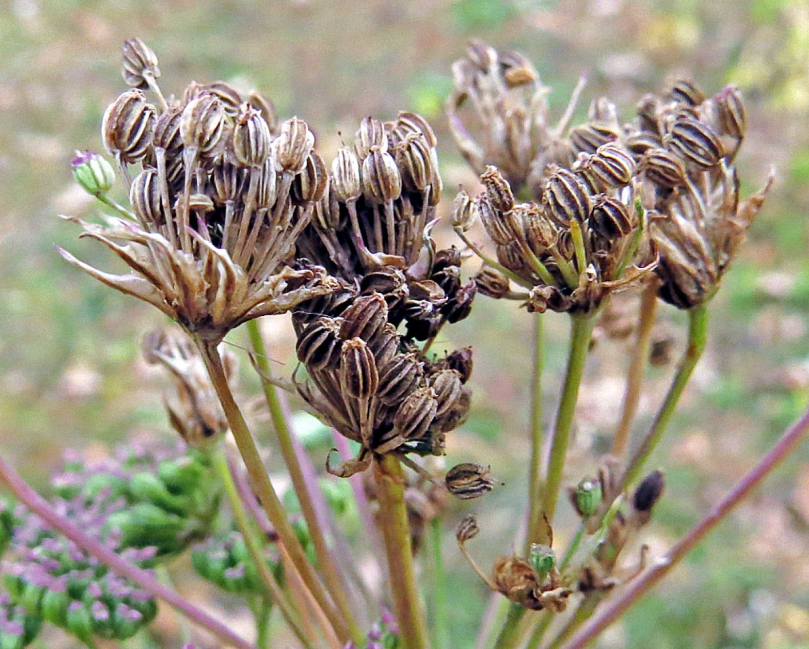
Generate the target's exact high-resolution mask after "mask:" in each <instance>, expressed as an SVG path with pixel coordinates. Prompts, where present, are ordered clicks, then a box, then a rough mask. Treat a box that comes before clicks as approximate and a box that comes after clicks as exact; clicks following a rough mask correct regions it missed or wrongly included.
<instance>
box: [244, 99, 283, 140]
mask: <svg viewBox="0 0 809 649" xmlns="http://www.w3.org/2000/svg"><path fill="white" fill-rule="evenodd" d="M248 100H249V102H250V105H251V106H252V107H253V108H255V109H256V110H258V111H259V112H260V113H261V116H262V117H263V118H264V121H265V122H267V126H268V127H269V129H270V133H272V134H273V135H274V134H275V132H276V131H277V130H278V111H277V110H276V109H275V104H274V103H273V102H272V100H271V99H269V98H267V97H265V96H264V95H262V94H261V93H260V92H258V91H257V90H251V91H250V92H249V94H248Z"/></svg>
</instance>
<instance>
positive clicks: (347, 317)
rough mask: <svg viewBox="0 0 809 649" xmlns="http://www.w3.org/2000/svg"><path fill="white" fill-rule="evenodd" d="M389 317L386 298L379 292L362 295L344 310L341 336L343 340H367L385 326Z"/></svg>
mask: <svg viewBox="0 0 809 649" xmlns="http://www.w3.org/2000/svg"><path fill="white" fill-rule="evenodd" d="M387 319H388V307H387V304H385V298H383V297H382V296H381V295H380V294H379V293H372V294H371V295H362V296H360V297H358V298H357V299H356V300H354V303H353V304H352V305H351V306H350V307H348V308H347V309H346V310H345V311H343V314H342V323H341V325H340V337H341V338H342V339H343V340H348V339H349V338H362V339H363V340H365V341H366V342H367V341H369V340H371V339H372V338H373V337H374V336H375V335H376V334H377V333H378V332H379V330H380V329H382V327H384V325H385V323H386V322H387Z"/></svg>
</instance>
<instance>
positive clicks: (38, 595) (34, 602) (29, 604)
mask: <svg viewBox="0 0 809 649" xmlns="http://www.w3.org/2000/svg"><path fill="white" fill-rule="evenodd" d="M45 590H46V588H45V587H44V586H40V585H37V584H36V583H34V582H30V581H29V582H28V583H27V584H25V587H24V588H23V590H22V594H21V596H20V597H19V599H18V600H17V602H18V603H19V604H20V605H21V606H22V607H23V608H24V609H25V610H26V611H27V612H28V614H29V615H41V613H42V597H43V596H44V595H45Z"/></svg>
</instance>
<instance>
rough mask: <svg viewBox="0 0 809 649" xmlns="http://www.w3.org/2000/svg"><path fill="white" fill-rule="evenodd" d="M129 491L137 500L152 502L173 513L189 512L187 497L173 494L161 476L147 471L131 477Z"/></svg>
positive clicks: (182, 513) (180, 514) (181, 514)
mask: <svg viewBox="0 0 809 649" xmlns="http://www.w3.org/2000/svg"><path fill="white" fill-rule="evenodd" d="M129 491H130V493H131V494H132V495H133V496H134V497H135V499H136V500H141V501H145V502H150V503H152V504H154V505H157V506H158V507H160V508H161V509H165V510H166V511H168V512H171V513H172V514H177V515H178V516H184V515H186V514H187V513H188V512H187V507H188V503H187V502H186V501H185V499H183V498H181V497H178V496H173V495H172V494H171V493H169V490H168V488H167V486H166V484H165V483H164V482H163V481H162V480H160V478H158V477H157V476H156V475H153V474H151V473H149V472H147V471H141V472H140V473H136V474H135V475H133V476H132V477H131V478H130V479H129Z"/></svg>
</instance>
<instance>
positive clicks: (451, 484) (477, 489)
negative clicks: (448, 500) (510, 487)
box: [444, 462, 494, 500]
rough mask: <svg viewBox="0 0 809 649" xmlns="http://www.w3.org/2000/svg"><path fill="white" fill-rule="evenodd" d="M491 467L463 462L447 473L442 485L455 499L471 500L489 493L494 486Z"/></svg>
mask: <svg viewBox="0 0 809 649" xmlns="http://www.w3.org/2000/svg"><path fill="white" fill-rule="evenodd" d="M490 471H491V467H489V466H486V467H484V466H481V465H480V464H471V463H468V462H464V463H463V464H457V465H455V466H454V467H452V468H451V469H450V470H449V471H447V475H446V477H445V478H444V484H445V485H446V487H447V491H449V492H450V493H451V494H452V495H453V496H455V497H456V498H460V499H461V500H471V499H473V498H480V497H481V496H483V495H485V494H487V493H489V492H490V491H491V490H492V487H493V486H494V479H493V478H492V476H491V473H490Z"/></svg>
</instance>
